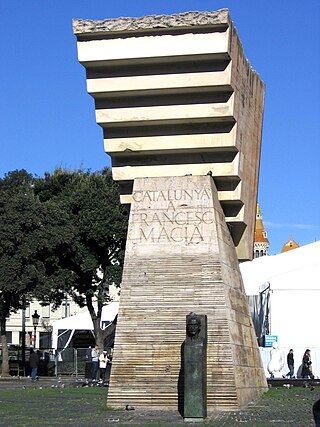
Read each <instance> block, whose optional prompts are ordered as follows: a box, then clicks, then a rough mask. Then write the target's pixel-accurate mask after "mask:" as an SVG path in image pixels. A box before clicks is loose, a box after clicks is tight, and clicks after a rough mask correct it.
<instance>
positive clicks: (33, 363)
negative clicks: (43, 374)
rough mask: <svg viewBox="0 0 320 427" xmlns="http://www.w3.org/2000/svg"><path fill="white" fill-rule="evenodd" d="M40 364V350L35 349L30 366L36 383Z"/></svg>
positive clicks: (31, 355)
mask: <svg viewBox="0 0 320 427" xmlns="http://www.w3.org/2000/svg"><path fill="white" fill-rule="evenodd" d="M39 364H40V357H39V354H38V350H37V349H36V348H35V349H34V350H33V351H32V353H31V354H30V359H29V365H30V368H31V380H32V382H33V383H34V382H35V381H36V380H37V373H38V368H39Z"/></svg>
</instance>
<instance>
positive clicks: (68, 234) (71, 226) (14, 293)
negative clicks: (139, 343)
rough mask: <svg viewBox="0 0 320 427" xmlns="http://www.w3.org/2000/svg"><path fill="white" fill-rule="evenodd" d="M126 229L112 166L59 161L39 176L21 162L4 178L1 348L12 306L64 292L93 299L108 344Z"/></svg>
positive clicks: (82, 301)
mask: <svg viewBox="0 0 320 427" xmlns="http://www.w3.org/2000/svg"><path fill="white" fill-rule="evenodd" d="M126 230H127V211H126V209H125V208H124V207H123V206H122V205H121V204H120V202H119V192H118V187H117V185H116V184H115V183H114V182H113V180H112V176H111V172H110V170H109V169H104V170H103V171H101V172H95V173H90V172H89V171H83V170H78V171H68V170H64V169H57V170H55V171H54V173H52V174H50V173H46V174H45V175H44V177H40V178H39V177H37V178H35V177H32V175H30V174H28V173H27V172H26V171H25V170H22V171H14V172H10V173H8V174H6V175H5V177H4V178H3V179H0V322H1V335H2V343H3V348H4V347H6V345H4V344H5V343H4V340H5V329H6V318H7V317H8V316H9V314H10V313H11V312H13V311H16V310H18V309H21V308H22V307H23V304H24V303H25V302H27V301H30V300H31V299H33V298H37V299H39V300H40V301H41V302H42V303H43V304H48V303H53V304H54V305H55V306H56V307H58V306H59V305H60V304H61V303H62V301H63V300H64V298H65V295H66V293H68V294H69V295H71V296H72V297H73V299H74V301H75V302H77V303H78V304H79V305H80V306H82V307H83V306H85V305H86V306H87V307H88V310H89V312H90V315H91V317H92V320H93V324H94V329H95V334H96V339H97V341H98V343H99V344H100V345H103V339H104V334H103V332H102V331H101V330H100V320H101V311H102V307H103V305H104V304H105V303H106V300H107V299H108V286H109V285H110V284H111V283H115V284H117V285H120V281H121V273H122V262H123V256H124V247H125V240H126ZM95 301H97V310H95V308H94V302H95ZM4 368H6V367H4Z"/></svg>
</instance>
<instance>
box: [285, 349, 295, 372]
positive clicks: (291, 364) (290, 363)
mask: <svg viewBox="0 0 320 427" xmlns="http://www.w3.org/2000/svg"><path fill="white" fill-rule="evenodd" d="M287 365H288V368H289V372H288V373H287V375H286V377H290V380H291V378H294V376H293V374H294V357H293V349H292V348H290V350H289V353H288V354H287Z"/></svg>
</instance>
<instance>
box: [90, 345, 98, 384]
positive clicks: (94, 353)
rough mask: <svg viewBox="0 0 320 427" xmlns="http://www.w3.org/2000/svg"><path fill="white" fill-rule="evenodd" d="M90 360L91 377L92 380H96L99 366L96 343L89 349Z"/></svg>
mask: <svg viewBox="0 0 320 427" xmlns="http://www.w3.org/2000/svg"><path fill="white" fill-rule="evenodd" d="M91 362H92V368H91V377H92V380H93V381H96V379H97V372H98V368H99V346H98V344H96V345H95V346H94V347H93V348H92V349H91Z"/></svg>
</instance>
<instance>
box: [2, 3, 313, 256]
mask: <svg viewBox="0 0 320 427" xmlns="http://www.w3.org/2000/svg"><path fill="white" fill-rule="evenodd" d="M225 7H227V8H228V9H229V10H230V13H231V17H232V20H233V21H234V23H235V26H236V27H237V30H238V33H239V36H240V39H241V41H242V44H243V47H244V51H245V54H246V56H247V58H248V59H249V61H250V63H251V65H252V67H253V68H254V69H256V70H257V71H258V73H259V74H260V76H261V78H262V80H263V81H264V82H265V84H266V99H265V114H264V127H263V140H262V152H261V165H260V181H259V196H258V197H259V201H260V204H261V210H262V213H263V218H264V224H265V225H266V228H267V231H268V237H269V240H270V251H269V253H270V254H271V255H272V254H275V253H278V252H280V251H281V247H282V245H283V243H285V242H286V241H287V240H288V239H289V237H290V234H292V235H293V238H294V239H295V240H296V241H297V242H298V243H299V244H300V245H305V244H308V243H312V242H314V241H315V240H319V239H320V191H319V185H320V165H319V162H320V103H319V100H320V31H319V28H320V1H319V0H305V1H303V2H301V1H299V0H291V1H290V2H289V1H285V0H224V1H220V0H211V1H202V0H197V1H196V0H184V1H182V0H176V1H172V0H168V1H162V0H158V1H157V2H155V1H150V0H134V1H129V0H117V1H107V0H90V1H88V0H67V1H66V0H55V1H53V0H51V1H50V0H46V1H43V0H29V1H25V0H2V2H1V4H0V16H1V42H0V58H1V67H0V82H1V83H0V84H1V91H0V143H1V152H0V153H1V155H0V176H3V175H4V174H5V173H6V172H8V171H11V170H15V169H22V168H25V169H27V170H28V171H29V172H31V173H33V174H37V175H40V176H41V175H43V173H44V172H45V171H50V172H51V171H53V170H54V168H55V167H56V166H65V167H68V168H72V169H73V168H78V167H80V166H83V167H85V168H90V169H91V170H99V169H101V168H103V167H104V166H106V165H107V166H109V165H110V160H109V158H108V156H107V155H106V154H105V153H104V151H103V138H102V130H101V128H100V127H99V126H98V125H97V124H96V123H95V115H94V104H93V100H92V98H91V97H90V96H89V95H88V94H87V92H86V82H85V70H84V68H83V67H82V66H81V65H80V64H79V63H78V60H77V47H76V38H75V37H74V35H73V33H72V18H82V19H106V18H116V17H120V16H143V15H150V14H171V13H179V12H186V11H194V10H203V11H206V10H209V11H210V10H217V9H221V8H225Z"/></svg>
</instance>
